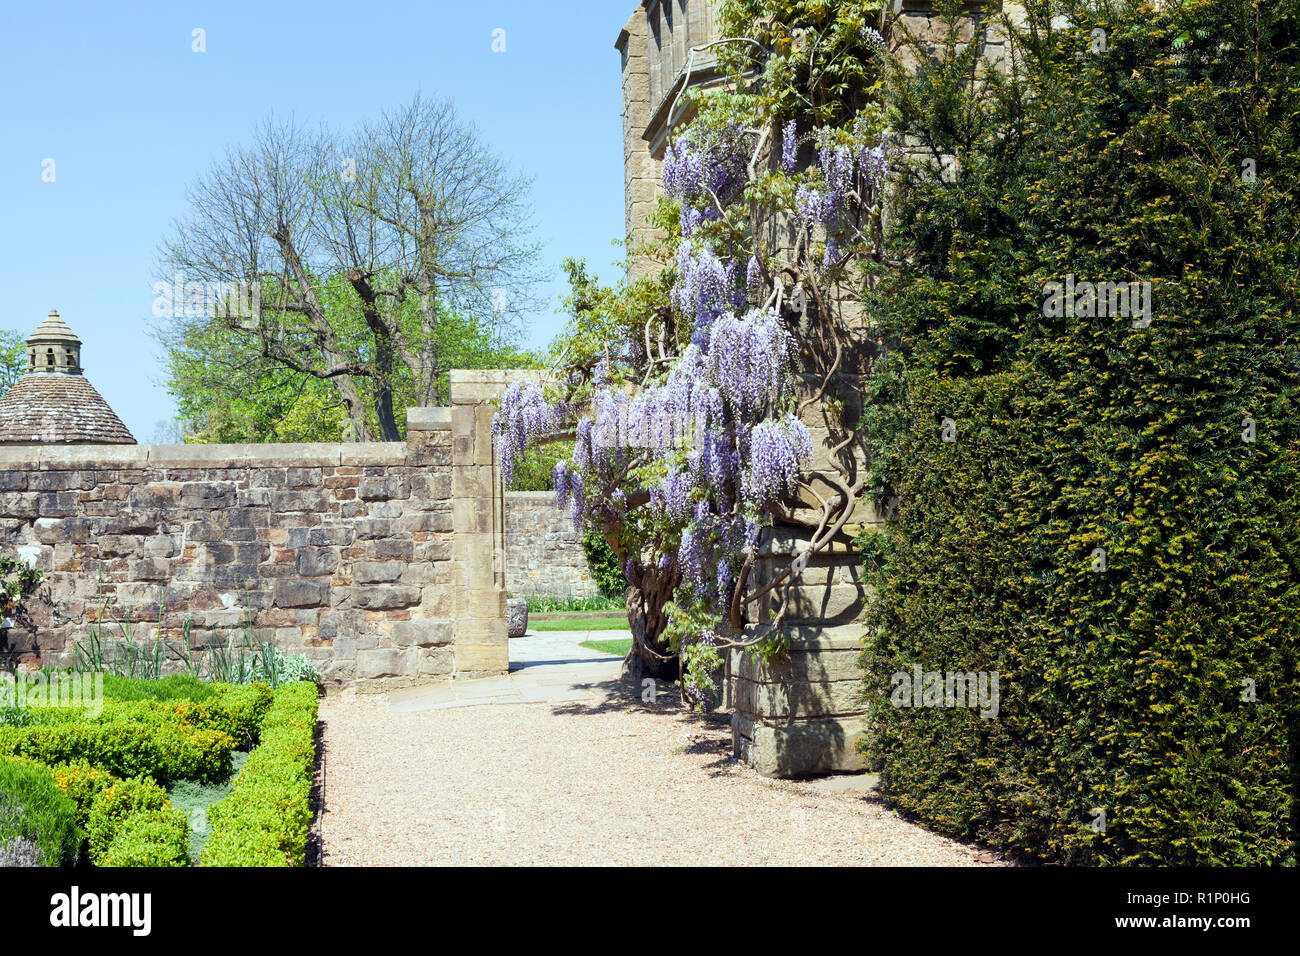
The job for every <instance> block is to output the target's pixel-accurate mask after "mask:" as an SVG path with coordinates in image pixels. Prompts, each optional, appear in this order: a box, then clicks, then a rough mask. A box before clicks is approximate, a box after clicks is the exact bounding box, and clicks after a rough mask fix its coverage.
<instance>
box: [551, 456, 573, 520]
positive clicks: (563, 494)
mask: <svg viewBox="0 0 1300 956" xmlns="http://www.w3.org/2000/svg"><path fill="white" fill-rule="evenodd" d="M551 477H552V478H553V479H554V480H555V503H556V505H558V506H559V507H561V508H563V507H564V506H565V505H567V504H568V503H569V465H568V463H567V462H565V461H564V460H563V459H561V460H560V461H557V462H556V463H555V470H554V471H552V472H551Z"/></svg>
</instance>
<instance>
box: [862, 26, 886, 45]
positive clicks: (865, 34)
mask: <svg viewBox="0 0 1300 956" xmlns="http://www.w3.org/2000/svg"><path fill="white" fill-rule="evenodd" d="M858 37H859V39H861V41H862V42H863V43H864V44H866V45H867V46H869V47H872V48H873V49H877V50H878V49H881V48H883V47H884V45H885V38H884V37H882V36H881V35H880V31H879V30H877V29H875V28H874V27H863V28H862V29H861V30H860V31H859V32H858Z"/></svg>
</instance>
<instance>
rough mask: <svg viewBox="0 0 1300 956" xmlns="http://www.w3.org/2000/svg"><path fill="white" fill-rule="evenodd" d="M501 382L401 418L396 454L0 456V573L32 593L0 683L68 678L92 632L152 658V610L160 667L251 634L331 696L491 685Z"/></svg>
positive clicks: (92, 450)
mask: <svg viewBox="0 0 1300 956" xmlns="http://www.w3.org/2000/svg"><path fill="white" fill-rule="evenodd" d="M506 381H507V373H501V372H495V373H492V372H487V373H485V372H453V373H452V389H451V393H452V407H451V408H424V409H410V410H409V411H408V413H407V440H406V441H405V442H394V443H365V444H304V445H153V446H149V445H119V446H103V445H65V446H60V445H29V446H9V447H4V446H0V554H5V555H8V556H11V557H21V558H23V559H25V560H27V561H29V562H30V563H32V564H34V565H35V566H36V567H37V568H39V569H40V570H42V571H44V572H45V574H46V582H45V586H44V587H43V588H42V592H41V594H40V595H39V596H38V597H37V598H36V599H33V600H29V601H28V602H27V609H28V611H29V614H30V618H31V620H30V622H27V623H26V624H25V625H24V624H19V625H18V626H15V627H11V628H8V629H5V630H3V631H0V669H5V670H12V669H14V668H15V667H17V666H29V667H30V666H45V665H48V666H54V667H64V666H71V665H73V664H75V663H76V656H75V650H74V649H75V647H76V645H77V644H78V643H80V642H84V641H86V640H87V638H88V637H89V633H90V627H91V626H92V625H94V624H96V622H97V621H99V620H101V618H102V622H103V624H104V625H105V637H106V638H107V639H108V640H110V641H116V640H119V639H121V637H122V634H121V632H120V630H119V628H118V627H117V626H115V624H114V621H121V622H124V624H126V625H128V626H132V627H133V628H134V633H135V637H136V640H137V641H141V642H147V643H148V644H149V645H152V643H153V640H154V635H155V626H156V623H157V622H158V620H159V611H160V608H161V621H162V635H163V637H164V639H165V640H166V641H167V642H168V643H169V644H170V645H172V646H173V647H175V648H177V649H178V650H179V649H181V648H182V647H183V644H184V638H185V630H184V628H185V626H186V624H187V622H188V624H189V628H190V629H189V635H188V636H189V641H190V644H191V647H193V648H195V649H207V648H212V647H217V646H229V645H231V644H232V643H233V644H234V645H235V646H240V645H242V643H243V633H244V630H245V627H246V626H247V625H251V627H252V628H253V629H254V631H255V632H256V633H257V637H258V638H260V639H270V640H273V641H274V642H275V644H276V645H277V646H279V647H280V648H281V649H282V650H283V651H284V652H285V653H290V654H296V653H301V654H305V655H307V656H308V657H311V658H313V659H315V660H316V661H318V663H319V666H320V668H321V672H322V674H323V676H324V678H325V680H326V681H327V682H329V683H343V682H349V681H353V680H355V681H359V682H364V683H365V684H366V685H369V686H371V687H375V688H382V687H387V686H401V685H403V684H410V683H415V682H419V681H422V680H432V679H436V678H445V677H448V676H485V675H496V674H504V673H505V672H506V670H507V668H508V655H507V653H506V646H507V645H506V637H505V633H506V624H505V587H506V576H505V573H504V570H503V547H502V536H503V528H502V510H503V507H502V495H501V492H500V482H499V479H498V477H497V473H496V467H495V462H494V459H493V451H492V444H491V436H490V433H489V430H490V426H491V419H492V414H493V412H494V406H493V404H492V403H493V400H495V398H496V397H497V396H499V395H500V393H501V391H502V389H503V388H504V385H505V382H506ZM552 508H553V510H554V506H552ZM581 553H582V552H581V546H580V545H578V546H577V554H578V556H579V558H581ZM521 559H522V560H523V561H524V563H525V564H529V565H535V564H536V563H537V562H536V561H535V560H534V559H531V558H526V557H525V556H522V555H521ZM572 561H573V559H572V558H570V559H569V563H570V564H572ZM177 667H179V662H177V661H173V662H172V663H171V665H170V668H169V669H176V668H177Z"/></svg>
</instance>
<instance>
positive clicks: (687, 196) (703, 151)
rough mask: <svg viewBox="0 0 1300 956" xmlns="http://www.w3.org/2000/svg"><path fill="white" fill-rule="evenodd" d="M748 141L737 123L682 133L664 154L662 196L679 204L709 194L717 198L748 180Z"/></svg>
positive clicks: (750, 140) (746, 135)
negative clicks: (664, 195) (666, 195)
mask: <svg viewBox="0 0 1300 956" xmlns="http://www.w3.org/2000/svg"><path fill="white" fill-rule="evenodd" d="M752 140H753V135H752V134H751V133H749V132H747V131H746V130H745V128H744V127H743V126H741V125H740V124H738V123H728V124H726V125H724V126H722V127H721V128H718V129H714V130H710V131H699V132H697V131H696V130H690V131H688V132H686V133H684V134H683V135H682V136H680V137H679V138H678V139H677V141H676V142H675V143H671V144H670V145H669V146H668V148H667V149H665V150H664V163H663V184H664V192H665V193H667V194H668V196H669V197H670V198H672V199H676V200H677V201H679V202H685V201H689V200H694V199H697V198H699V197H700V196H703V195H707V194H709V193H712V196H713V197H717V196H721V195H722V193H723V192H724V191H725V190H727V189H728V188H729V187H731V186H736V185H739V184H740V183H743V182H744V181H745V180H746V179H747V178H748V170H747V161H748V155H749V154H748V150H749V149H751V148H752ZM711 198H712V197H711Z"/></svg>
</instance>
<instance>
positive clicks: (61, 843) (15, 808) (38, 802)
mask: <svg viewBox="0 0 1300 956" xmlns="http://www.w3.org/2000/svg"><path fill="white" fill-rule="evenodd" d="M81 835H82V834H81V828H80V827H79V826H78V825H77V808H76V806H75V805H74V804H73V802H72V801H71V800H69V799H68V797H67V796H66V795H65V794H64V793H63V791H62V790H60V789H59V787H58V785H57V784H56V783H55V780H54V774H53V773H51V772H50V770H49V768H48V767H42V766H40V765H39V764H36V763H33V762H31V761H29V760H12V759H11V760H0V848H5V847H8V846H9V845H10V842H11V841H26V842H28V843H30V844H34V845H35V847H36V848H37V849H38V850H39V853H40V856H41V861H42V862H43V863H44V865H45V866H60V865H63V864H71V863H73V862H75V861H76V859H77V853H78V850H79V849H80V847H81Z"/></svg>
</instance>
